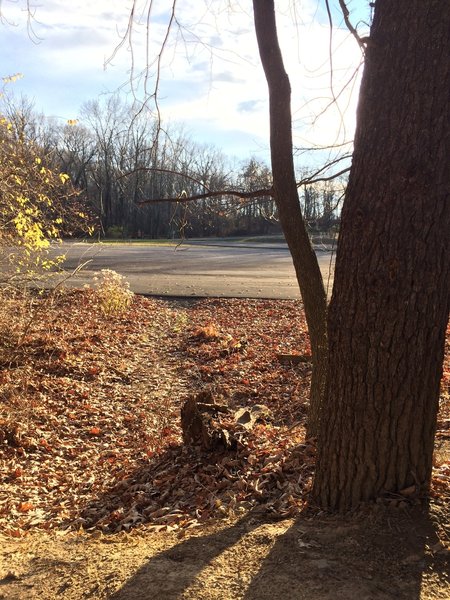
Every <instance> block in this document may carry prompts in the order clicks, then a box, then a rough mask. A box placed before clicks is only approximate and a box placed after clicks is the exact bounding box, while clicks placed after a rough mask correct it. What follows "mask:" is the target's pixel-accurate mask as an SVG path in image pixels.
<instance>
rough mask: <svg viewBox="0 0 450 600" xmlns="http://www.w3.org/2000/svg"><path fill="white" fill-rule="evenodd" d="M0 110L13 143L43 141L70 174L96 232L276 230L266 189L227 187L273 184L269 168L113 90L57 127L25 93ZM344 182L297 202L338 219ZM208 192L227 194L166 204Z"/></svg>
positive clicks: (317, 224) (320, 222)
mask: <svg viewBox="0 0 450 600" xmlns="http://www.w3.org/2000/svg"><path fill="white" fill-rule="evenodd" d="M0 114H3V115H5V116H6V118H7V119H8V122H9V123H11V125H12V128H13V135H15V136H16V139H17V140H18V141H23V140H29V141H30V142H32V143H33V144H34V145H35V146H36V147H39V148H41V151H42V155H43V157H45V160H46V162H47V163H48V164H49V165H50V166H51V167H52V168H54V169H56V170H57V171H58V172H62V173H67V174H68V175H69V177H70V179H71V181H72V184H73V185H74V186H75V188H77V189H79V190H80V191H81V192H82V197H83V198H84V201H85V203H86V204H88V205H89V206H90V208H91V210H92V211H93V213H94V214H95V215H96V217H97V222H98V231H99V232H100V235H101V236H107V237H116V238H122V237H123V238H138V237H143V238H144V237H146V238H180V237H209V236H233V235H234V236H242V235H268V234H273V233H280V232H281V228H280V225H279V222H278V215H277V209H276V205H275V202H274V200H273V197H272V196H271V195H270V194H267V196H264V195H263V196H262V197H259V198H257V199H250V200H248V199H245V200H242V199H238V200H237V199H236V198H235V197H233V196H231V195H229V194H228V195H227V193H226V192H227V190H231V189H233V190H236V189H238V190H241V191H243V192H251V191H254V190H258V189H263V190H264V189H267V190H270V188H271V185H272V180H271V172H270V169H269V168H268V167H267V165H266V164H264V163H263V162H261V161H259V160H257V159H255V158H253V157H251V158H249V159H248V160H245V161H242V162H240V163H237V161H236V160H231V159H229V158H228V157H226V156H225V155H224V154H223V153H222V152H221V151H220V150H219V149H217V148H216V147H213V146H207V145H202V144H199V143H197V142H195V141H193V140H192V139H190V138H189V136H188V135H187V134H186V133H185V132H184V131H183V130H182V128H178V129H177V128H175V127H169V128H163V127H162V126H161V124H160V123H159V122H158V121H157V120H156V119H155V117H154V115H153V114H150V113H149V112H148V111H147V110H145V109H142V110H141V111H136V108H135V107H133V106H131V105H129V104H127V103H125V102H124V101H123V100H122V99H121V98H120V97H119V96H117V95H112V96H108V97H105V98H102V99H100V100H93V101H90V102H87V103H86V104H85V105H84V106H83V107H82V108H81V111H80V119H79V120H73V121H69V122H67V123H64V124H61V123H60V122H59V121H58V120H57V119H55V118H51V117H50V118H48V117H45V116H44V115H42V114H38V113H37V112H36V111H35V110H34V107H33V104H32V102H30V101H29V100H28V99H27V98H24V97H22V98H20V99H18V100H17V99H14V98H13V97H12V96H7V95H5V96H4V97H3V98H2V106H1V107H0ZM342 187H343V184H342V182H336V181H335V182H332V183H330V182H326V183H322V184H320V185H319V184H314V185H304V186H302V189H301V190H300V191H301V193H300V202H301V204H302V209H303V213H304V215H305V218H306V221H307V222H308V224H309V225H310V227H311V229H312V230H313V231H314V230H320V231H323V230H328V229H330V228H331V227H332V226H335V225H337V223H338V221H339V213H340V208H339V206H340V204H339V203H340V198H341V196H342ZM205 191H211V192H217V191H223V192H224V193H223V195H220V196H216V197H214V198H208V199H202V200H198V201H196V202H189V203H183V202H180V203H176V202H164V201H163V199H165V198H172V199H173V198H180V200H181V199H182V198H183V197H189V196H192V195H196V194H202V193H204V192H205Z"/></svg>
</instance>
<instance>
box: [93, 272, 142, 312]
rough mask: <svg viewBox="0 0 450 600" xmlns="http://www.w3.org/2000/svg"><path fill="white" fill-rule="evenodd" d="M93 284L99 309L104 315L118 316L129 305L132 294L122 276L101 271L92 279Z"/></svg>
mask: <svg viewBox="0 0 450 600" xmlns="http://www.w3.org/2000/svg"><path fill="white" fill-rule="evenodd" d="M94 282H95V290H96V293H97V298H98V301H99V304H100V308H101V310H102V311H103V313H104V314H105V315H113V314H120V313H122V312H124V311H125V310H126V309H127V308H128V307H129V305H130V304H131V301H132V299H133V296H134V294H133V292H132V291H131V290H130V284H129V283H128V282H127V281H126V280H125V278H124V277H123V275H120V274H119V273H116V271H112V270H111V269H102V270H101V271H100V273H98V274H96V276H95V277H94Z"/></svg>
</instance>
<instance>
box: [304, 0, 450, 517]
mask: <svg viewBox="0 0 450 600" xmlns="http://www.w3.org/2000/svg"><path fill="white" fill-rule="evenodd" d="M449 31H450V3H448V2H442V0H427V1H426V2H424V1H423V0H409V1H408V2H399V1H398V0H377V2H376V4H375V14H374V21H373V25H372V30H371V35H370V39H369V42H368V48H367V56H366V64H365V70H364V77H363V81H362V88H361V95H360V104H359V109H358V127H357V132H356V138H355V150H354V157H353V165H352V170H351V173H350V181H349V185H348V189H347V194H346V198H345V203H344V209H343V213H342V226H341V232H340V237H339V244H338V252H337V262H336V272H335V283H334V290H333V296H332V300H331V305H330V308H329V316H328V339H329V370H328V383H327V392H326V398H325V404H324V412H323V416H322V419H321V431H320V434H319V457H318V466H317V474H316V480H315V486H314V494H315V497H316V500H317V501H318V502H319V504H320V505H321V506H322V507H325V508H328V509H341V510H342V509H348V508H351V507H354V506H355V505H357V504H358V503H359V502H361V501H366V500H369V499H373V498H375V497H377V496H379V495H382V494H384V493H392V492H398V491H401V490H402V489H405V488H408V487H410V486H417V489H418V490H420V489H422V490H423V489H426V488H427V487H428V485H429V481H430V475H431V467H432V452H433V442H434V433H435V423H436V414H437V409H438V401H439V382H440V378H441V372H442V360H443V353H444V338H445V331H446V326H447V321H448V311H449V304H450V292H449V290H450V248H449V239H450V198H449V189H450V162H449V151H450V145H449V125H450V110H449V92H450V69H449V63H448V59H449V56H450V37H449Z"/></svg>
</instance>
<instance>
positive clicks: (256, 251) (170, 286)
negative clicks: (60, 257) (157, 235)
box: [58, 241, 333, 298]
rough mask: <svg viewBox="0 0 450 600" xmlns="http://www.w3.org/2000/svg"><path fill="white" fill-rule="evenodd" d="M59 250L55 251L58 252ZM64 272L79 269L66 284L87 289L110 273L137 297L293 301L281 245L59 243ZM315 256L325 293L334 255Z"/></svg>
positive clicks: (294, 288) (291, 275)
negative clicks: (101, 275) (121, 278)
mask: <svg viewBox="0 0 450 600" xmlns="http://www.w3.org/2000/svg"><path fill="white" fill-rule="evenodd" d="M58 251H60V250H58ZM62 251H63V252H65V253H66V256H67V258H66V261H65V262H64V269H65V271H66V273H67V274H69V273H71V272H73V271H75V270H77V269H79V267H80V266H81V265H84V266H83V267H82V268H81V269H80V270H79V271H77V272H76V274H75V275H73V276H72V277H69V278H68V279H67V280H66V281H65V285H69V286H72V287H82V286H83V285H85V284H88V285H91V284H92V282H93V277H94V276H95V273H97V272H99V271H101V270H102V269H112V270H114V271H117V272H118V273H120V274H121V275H123V276H124V277H125V278H126V279H127V281H128V282H129V283H130V288H131V289H132V290H133V291H134V292H136V293H139V294H148V295H154V296H177V297H210V296H214V297H228V298H230V297H232V298H239V297H241V298H242V297H245V298H298V297H299V296H300V294H299V289H298V284H297V280H296V277H295V272H294V267H293V265H292V259H291V256H290V254H289V250H288V249H287V246H285V245H283V244H260V243H254V244H240V243H235V242H232V243H226V242H220V243H218V242H214V241H213V242H211V243H205V242H201V243H200V242H194V243H189V244H182V245H180V246H168V245H153V244H129V243H128V244H127V243H114V244H88V243H81V242H71V243H64V244H63V248H62ZM317 256H318V260H319V265H320V268H321V271H322V274H323V277H324V281H325V285H326V286H327V285H328V288H329V290H331V286H332V263H333V254H332V253H331V252H330V251H327V250H323V249H318V251H317Z"/></svg>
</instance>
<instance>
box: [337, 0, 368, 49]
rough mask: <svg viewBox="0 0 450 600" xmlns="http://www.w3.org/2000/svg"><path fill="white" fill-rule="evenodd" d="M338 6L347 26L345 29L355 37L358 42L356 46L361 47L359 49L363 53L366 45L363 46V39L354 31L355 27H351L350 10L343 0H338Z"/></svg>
mask: <svg viewBox="0 0 450 600" xmlns="http://www.w3.org/2000/svg"><path fill="white" fill-rule="evenodd" d="M339 6H340V7H341V10H342V16H343V17H344V22H345V24H346V26H347V29H348V30H349V31H350V33H351V34H352V36H353V37H354V38H355V40H356V41H357V43H358V46H359V47H360V48H361V50H362V52H363V54H364V53H365V51H366V46H365V43H364V40H363V39H362V38H361V37H360V36H359V34H358V32H357V31H356V29H355V28H354V27H353V25H352V24H351V22H350V11H349V10H348V8H347V5H346V3H345V0H339Z"/></svg>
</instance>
